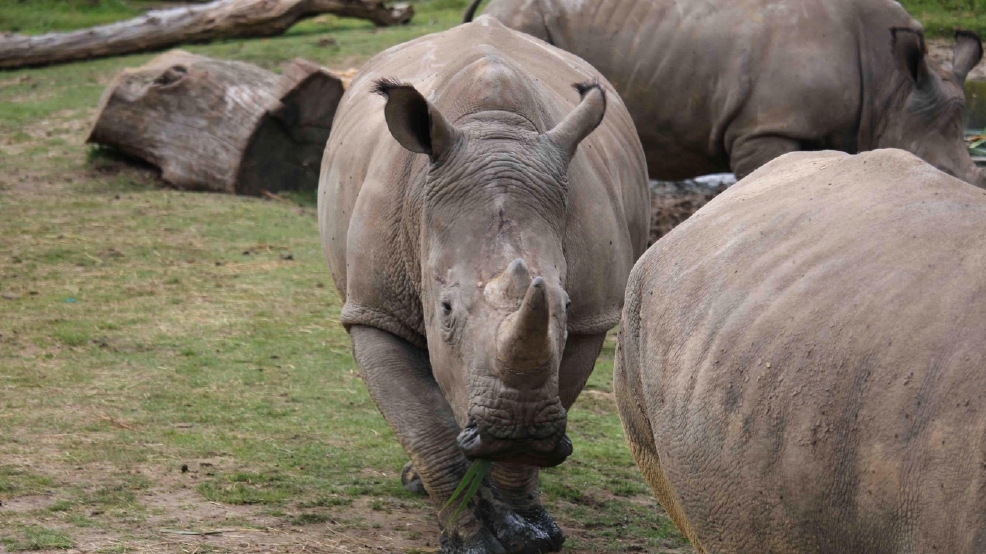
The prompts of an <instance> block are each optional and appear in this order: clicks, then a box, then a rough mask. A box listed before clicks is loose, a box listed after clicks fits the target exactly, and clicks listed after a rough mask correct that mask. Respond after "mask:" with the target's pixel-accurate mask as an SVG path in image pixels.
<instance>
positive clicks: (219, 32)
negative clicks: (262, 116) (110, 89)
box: [0, 0, 414, 69]
mask: <svg viewBox="0 0 986 554" xmlns="http://www.w3.org/2000/svg"><path fill="white" fill-rule="evenodd" d="M384 2H385V0H216V1H215V2H210V3H208V4H203V5H196V6H187V7H182V8H170V9H165V10H154V11H150V12H147V13H146V14H145V15H143V16H141V17H137V18H134V19H130V20H127V21H120V22H118V23H111V24H109V25H100V26H98V27H92V28H90V29H81V30H78V31H72V32H69V33H48V34H46V35H38V36H25V35H18V34H10V33H7V34H2V35H0V69H12V68H16V67H27V66H38V65H48V64H54V63H62V62H68V61H72V60H83V59H90V58H98V57H103V56H117V55H120V54H128V53H133V52H145V51H149V50H160V49H162V48H168V47H171V46H176V45H178V44H188V43H195V42H208V41H212V40H221V39H229V38H248V37H269V36H275V35H280V34H282V33H284V32H285V31H286V30H287V29H288V27H290V26H291V25H293V24H294V23H295V22H297V21H299V20H301V19H305V18H307V17H312V16H315V15H319V14H323V13H331V14H336V15H341V16H346V17H359V18H363V19H369V20H370V21H372V22H373V23H375V24H377V25H381V26H382V25H396V24H398V23H406V22H408V21H410V19H411V16H412V15H414V10H413V9H412V8H411V6H410V5H408V4H402V5H395V6H393V7H387V6H386V5H385V3H384Z"/></svg>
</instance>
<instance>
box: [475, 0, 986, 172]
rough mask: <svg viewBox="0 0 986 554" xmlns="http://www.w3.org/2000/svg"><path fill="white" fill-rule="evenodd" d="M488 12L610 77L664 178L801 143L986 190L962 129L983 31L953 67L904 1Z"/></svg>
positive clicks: (520, 2)
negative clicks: (918, 164)
mask: <svg viewBox="0 0 986 554" xmlns="http://www.w3.org/2000/svg"><path fill="white" fill-rule="evenodd" d="M474 4H478V2H474ZM472 9H473V10H474V9H475V5H474V6H472ZM485 13H486V14H487V15H492V16H494V17H496V18H497V19H499V20H501V21H502V22H503V23H504V24H505V25H507V26H508V27H510V28H512V29H517V30H520V31H523V32H525V33H528V34H531V35H533V36H536V37H538V38H540V39H542V40H545V41H547V42H549V43H551V44H554V45H555V46H557V47H559V48H561V49H563V50H567V51H569V52H572V53H574V54H576V55H578V56H580V57H581V58H583V59H585V60H586V61H588V62H589V63H591V64H592V65H593V66H594V67H595V68H597V69H598V70H599V71H600V72H602V73H603V74H604V75H606V77H607V78H608V79H609V80H610V81H611V82H612V83H613V86H614V87H616V90H618V91H619V93H620V95H621V96H622V97H623V100H624V102H626V105H627V108H628V109H629V110H630V115H632V116H633V120H634V122H635V123H636V125H637V131H638V132H639V133H640V140H641V142H642V143H643V146H644V151H645V153H646V155H647V165H648V169H649V171H650V177H651V178H652V179H661V180H679V179H685V178H689V177H694V176H696V175H704V174H707V173H718V172H723V171H732V172H734V173H736V175H737V177H740V178H742V177H743V176H745V175H747V174H749V173H750V172H751V171H753V170H754V169H756V168H758V167H760V166H761V165H763V164H765V163H767V162H768V161H770V160H772V159H773V158H776V157H777V156H780V155H781V154H784V153H787V152H793V151H797V150H821V149H831V150H841V151H844V152H850V153H855V152H862V151H866V150H873V149H877V148H902V149H904V150H908V151H910V152H912V153H914V154H916V155H918V156H919V157H921V158H923V159H924V160H925V161H927V162H929V163H931V164H932V165H934V166H935V167H937V168H939V169H941V170H942V171H945V172H947V173H949V174H951V175H954V176H956V177H958V178H960V179H964V180H966V181H968V182H970V183H972V184H974V185H977V186H980V187H986V171H983V170H980V169H977V168H976V167H975V165H974V164H973V162H972V159H971V158H970V156H969V153H968V151H967V150H966V147H965V143H964V142H963V136H962V135H963V116H964V114H963V111H964V106H965V95H964V93H963V90H962V83H963V81H964V80H965V76H966V75H967V74H968V72H969V71H970V70H971V69H972V68H973V67H975V65H976V64H977V63H978V62H979V60H980V59H981V58H982V53H983V47H982V41H981V40H980V38H979V36H978V35H976V34H975V33H971V32H967V31H960V32H958V33H957V34H956V43H955V52H954V59H953V63H952V66H953V68H952V70H951V71H946V70H944V69H943V68H941V67H940V66H939V65H938V64H937V63H935V62H934V61H933V60H931V59H930V58H929V57H928V56H927V52H926V46H925V42H924V31H923V28H922V27H921V25H920V24H919V23H918V22H916V21H914V20H913V19H912V18H911V17H910V16H909V15H908V14H907V12H906V11H905V10H904V8H902V7H901V6H900V4H898V3H897V2H896V1H894V0H855V1H833V0H799V1H796V2H777V1H775V0H707V1H701V2H682V1H679V0H537V1H536V2H533V1H531V0H492V1H491V2H490V3H489V5H488V7H487V8H486V10H485ZM469 17H471V11H469V12H467V14H466V18H467V19H468V18H469Z"/></svg>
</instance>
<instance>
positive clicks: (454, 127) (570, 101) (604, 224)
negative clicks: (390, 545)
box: [318, 17, 649, 554]
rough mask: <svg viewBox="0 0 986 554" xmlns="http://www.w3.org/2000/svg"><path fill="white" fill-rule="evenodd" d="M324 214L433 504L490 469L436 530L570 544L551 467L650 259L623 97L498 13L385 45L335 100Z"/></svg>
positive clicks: (448, 542)
mask: <svg viewBox="0 0 986 554" xmlns="http://www.w3.org/2000/svg"><path fill="white" fill-rule="evenodd" d="M576 83H581V84H578V85H577V86H576V87H575V89H573V84H576ZM580 96H581V100H580ZM318 214H319V228H320V231H321V238H322V247H323V250H324V252H325V256H326V258H327V260H328V263H329V266H330V268H331V270H332V276H333V278H334V279H335V284H336V287H337V288H338V289H339V293H340V295H341V296H342V297H343V298H344V299H345V305H344V307H343V309H342V323H343V324H344V325H345V326H346V328H347V330H348V331H349V334H350V338H351V340H352V345H353V353H354V356H355V358H356V363H357V365H358V366H359V368H360V371H361V373H362V376H363V380H364V382H365V383H366V386H367V388H368V389H369V392H370V395H371V396H372V397H373V400H374V402H375V403H376V405H377V406H378V407H379V409H380V411H381V412H382V413H383V415H384V417H385V418H386V419H387V421H388V423H389V424H390V426H391V427H392V428H393V430H394V433H395V434H396V435H397V437H398V439H399V440H400V442H401V445H402V446H403V447H404V449H405V451H406V452H407V454H408V456H409V457H410V458H411V461H412V463H413V464H414V468H415V470H416V471H417V473H418V475H419V476H420V479H421V482H422V483H423V485H424V488H425V490H426V491H427V493H428V494H429V496H430V497H431V499H432V501H433V502H434V503H436V505H437V506H442V505H443V504H444V503H445V502H446V501H447V500H448V499H449V496H450V495H451V493H452V491H453V490H454V489H455V487H456V485H457V484H458V483H459V482H460V480H461V479H462V477H463V474H464V473H465V471H466V469H467V467H468V465H469V460H470V459H484V460H491V461H493V462H495V463H494V464H493V466H492V468H493V469H492V473H491V477H489V478H487V480H486V481H485V482H484V486H483V487H482V488H481V489H480V491H479V494H478V495H477V496H476V497H475V498H474V499H473V500H472V501H471V502H470V505H469V508H468V509H467V510H465V512H464V514H463V515H462V516H460V519H459V520H458V521H456V522H455V526H454V528H449V518H450V516H452V515H453V512H454V509H449V510H447V511H443V512H441V513H440V514H439V523H440V525H441V526H442V527H443V529H444V531H446V532H445V533H443V537H442V551H443V552H463V553H466V552H468V553H477V554H478V553H491V554H493V553H496V554H520V553H536V552H549V551H556V550H558V549H559V548H561V544H562V541H563V536H562V533H561V530H560V529H559V528H558V526H557V525H555V523H554V521H552V519H551V517H550V516H549V515H548V514H547V512H545V510H544V508H542V507H541V504H540V500H539V498H538V471H539V469H538V468H540V467H546V466H553V465H556V464H559V463H561V462H562V461H563V460H565V458H566V457H567V456H568V455H569V454H570V453H571V452H572V444H571V442H570V440H569V438H568V436H567V435H566V433H565V431H566V421H567V412H566V410H567V409H568V408H569V407H570V406H571V405H572V403H573V402H574V401H575V399H576V397H577V396H578V394H579V392H580V391H581V390H582V387H583V386H584V385H585V382H586V380H587V379H588V377H589V374H590V373H591V372H592V368H593V365H594V362H595V360H596V357H597V356H598V354H599V351H600V349H601V347H602V344H603V340H604V338H605V336H606V331H607V330H608V329H610V328H612V327H613V326H615V325H616V323H617V321H618V320H619V316H620V311H621V309H622V306H623V293H624V287H625V284H626V280H627V276H628V275H629V272H630V268H631V267H632V266H633V262H634V260H636V258H637V257H638V256H639V255H640V254H641V253H642V252H643V251H644V249H645V248H646V246H647V233H648V226H649V191H648V188H647V168H646V164H645V161H644V153H643V149H642V148H641V146H640V141H639V139H638V138H637V133H636V130H635V129H634V127H633V121H632V120H631V118H630V115H629V114H628V113H627V111H626V108H625V107H624V106H623V103H622V102H621V100H620V98H619V96H618V95H617V94H616V92H615V91H614V90H613V89H612V86H611V85H610V84H609V83H608V82H607V81H606V80H605V78H604V77H602V75H600V74H599V73H598V72H597V71H595V70H594V69H593V68H592V67H591V66H590V65H589V64H587V63H586V62H584V61H582V60H580V59H578V58H577V57H575V56H573V55H572V54H569V53H567V52H563V51H561V50H558V49H556V48H554V47H552V46H549V45H547V44H545V43H543V42H541V41H538V40H536V39H533V38H531V37H530V36H528V35H524V34H522V33H518V32H515V31H512V30H510V29H507V28H506V27H504V26H503V25H502V24H500V22H498V21H497V20H495V19H493V18H489V17H483V18H479V19H478V20H477V21H476V22H475V23H471V24H467V25H462V26H459V27H456V28H454V29H451V30H449V31H446V32H443V33H438V34H433V35H428V36H425V37H422V38H419V39H417V40H413V41H411V42H408V43H405V44H402V45H399V46H395V47H393V48H390V49H388V50H386V51H384V52H382V53H381V54H378V55H377V56H375V57H374V58H373V59H372V60H370V61H369V62H368V63H367V64H366V65H365V66H364V67H363V68H362V69H361V70H360V73H359V74H358V75H357V76H356V77H355V78H354V79H353V81H352V83H351V84H350V86H349V88H348V89H347V90H346V93H345V95H344V96H343V98H342V100H341V102H340V104H339V107H338V111H337V112H336V116H335V119H334V121H333V124H332V135H331V136H330V137H329V141H328V144H327V146H326V150H325V155H324V157H323V160H322V169H321V176H320V181H319V192H318Z"/></svg>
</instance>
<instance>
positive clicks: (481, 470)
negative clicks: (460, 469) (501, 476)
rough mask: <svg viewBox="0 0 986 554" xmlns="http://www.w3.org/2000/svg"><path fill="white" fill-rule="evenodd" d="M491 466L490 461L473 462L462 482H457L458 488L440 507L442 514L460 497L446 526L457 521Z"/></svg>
mask: <svg viewBox="0 0 986 554" xmlns="http://www.w3.org/2000/svg"><path fill="white" fill-rule="evenodd" d="M492 466H493V462H492V461H490V460H473V462H472V465H471V466H469V469H468V470H467V471H466V474H465V475H463V476H462V480H461V481H459V486H458V487H455V490H454V491H453V492H452V496H450V497H449V499H448V502H446V503H445V505H444V506H442V512H445V510H447V509H449V507H451V506H452V504H453V503H454V502H455V501H456V500H457V499H459V498H460V497H461V500H459V507H458V508H456V509H455V513H453V514H452V517H451V518H449V521H448V524H449V526H450V527H451V526H452V525H453V524H454V523H455V520H457V519H459V515H461V514H462V510H463V509H465V507H466V504H468V503H469V501H470V500H472V497H473V496H476V491H478V490H479V485H480V484H482V482H483V478H485V477H486V475H487V474H488V473H489V472H490V468H491V467H492Z"/></svg>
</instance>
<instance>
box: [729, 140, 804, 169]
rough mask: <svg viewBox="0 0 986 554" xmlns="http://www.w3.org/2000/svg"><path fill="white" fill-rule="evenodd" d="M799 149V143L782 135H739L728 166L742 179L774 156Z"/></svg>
mask: <svg viewBox="0 0 986 554" xmlns="http://www.w3.org/2000/svg"><path fill="white" fill-rule="evenodd" d="M798 150H801V143H800V142H799V141H797V140H794V139H791V138H788V137H785V136H782V135H754V136H748V137H740V138H738V139H736V142H734V143H733V149H732V152H730V154H729V166H730V168H732V170H733V173H735V174H736V178H737V179H742V178H744V177H746V176H747V175H749V174H750V173H753V172H754V171H756V169H757V168H759V167H760V166H762V165H764V164H765V163H767V162H769V161H770V160H773V159H774V158H777V157H780V156H783V155H784V154H787V153H788V152H797V151H798Z"/></svg>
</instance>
